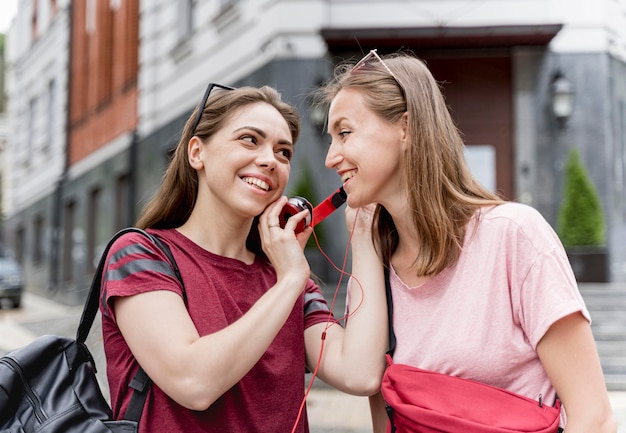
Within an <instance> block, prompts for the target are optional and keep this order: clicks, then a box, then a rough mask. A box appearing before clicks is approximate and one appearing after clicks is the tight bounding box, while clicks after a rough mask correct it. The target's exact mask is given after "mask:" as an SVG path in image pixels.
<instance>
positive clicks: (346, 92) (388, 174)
mask: <svg viewBox="0 0 626 433" xmlns="http://www.w3.org/2000/svg"><path fill="white" fill-rule="evenodd" d="M328 125H329V129H328V133H329V134H330V137H331V144H330V147H329V149H328V154H327V155H326V167H327V168H329V169H334V170H337V173H338V174H339V176H340V177H341V181H342V182H344V189H345V191H346V193H347V194H348V204H349V205H350V206H351V207H354V208H356V207H361V206H364V205H366V204H370V203H381V204H385V203H390V200H392V198H393V197H394V196H396V194H397V192H398V191H402V190H404V185H403V183H402V170H403V169H402V158H403V155H404V148H405V143H406V128H405V127H404V125H405V122H404V119H400V120H398V121H397V122H389V121H387V120H385V119H383V118H382V117H380V116H378V115H377V114H376V113H375V112H373V111H372V110H370V109H369V108H367V105H366V102H365V99H364V98H363V96H362V94H361V93H360V92H359V91H357V90H354V89H350V88H347V89H343V90H341V91H340V92H339V93H337V95H336V96H335V98H334V99H333V101H332V103H331V105H330V109H329V112H328Z"/></svg>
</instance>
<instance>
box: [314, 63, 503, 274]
mask: <svg viewBox="0 0 626 433" xmlns="http://www.w3.org/2000/svg"><path fill="white" fill-rule="evenodd" d="M382 59H383V61H384V62H385V65H386V66H387V67H388V68H389V69H390V70H391V72H392V73H393V75H391V74H390V73H389V71H388V70H387V69H386V68H385V66H384V65H383V64H381V63H380V61H372V62H368V63H367V64H365V65H361V66H359V68H358V69H356V70H353V69H352V68H353V64H341V65H339V66H338V67H337V68H336V69H335V76H334V78H333V79H332V80H331V81H330V82H329V83H327V84H326V85H325V86H324V87H323V89H322V91H321V94H320V95H318V96H321V102H324V103H330V102H331V101H332V99H333V98H334V97H335V96H336V95H337V93H339V91H340V90H342V89H347V88H351V89H354V90H357V91H359V92H361V95H362V96H363V97H364V99H365V104H366V105H367V107H368V108H369V109H370V110H372V111H373V112H375V113H377V115H379V116H380V117H381V118H384V119H386V120H388V121H390V122H395V121H397V120H398V119H400V117H401V116H402V115H403V114H404V113H405V112H406V113H407V114H408V120H407V121H408V124H407V128H408V136H409V140H410V146H408V150H407V151H406V154H405V155H404V158H403V161H404V164H403V175H404V180H405V182H406V186H407V191H408V193H409V209H410V211H411V216H412V219H413V223H414V226H415V228H416V230H417V233H418V236H419V239H420V249H419V253H418V256H417V257H416V259H415V265H416V268H417V275H435V274H437V273H439V272H441V271H442V270H443V269H445V268H446V267H448V266H451V265H453V264H454V263H456V261H457V259H458V257H459V255H460V253H461V249H462V247H463V240H464V237H465V231H466V228H467V223H468V222H469V220H470V218H471V217H472V215H474V213H475V211H476V210H477V209H478V208H480V207H482V206H486V205H494V204H500V203H503V200H502V199H501V198H500V197H498V196H497V195H496V194H494V193H492V192H490V191H489V190H487V189H486V188H485V187H483V186H482V185H481V184H480V183H478V182H477V181H476V179H475V178H474V177H473V176H472V174H471V173H470V170H469V167H468V166H467V163H466V162H465V157H464V153H463V152H464V143H463V140H462V138H461V134H460V133H459V131H458V129H457V127H456V125H455V124H454V121H453V119H452V117H451V115H450V113H449V111H448V107H447V106H446V103H445V100H444V97H443V95H442V93H441V90H440V88H439V84H438V83H437V82H436V81H435V79H434V77H433V76H432V74H431V73H430V71H429V70H428V68H427V67H426V65H425V64H424V63H423V62H422V61H421V60H420V59H418V58H416V57H415V56H414V55H412V54H409V53H405V52H402V53H395V54H392V55H388V56H383V57H382ZM374 227H375V228H374V229H373V230H374V238H375V241H376V246H377V248H378V249H379V252H380V254H381V256H382V259H383V262H384V263H385V264H388V263H389V261H390V259H391V256H392V254H393V253H394V251H395V250H396V248H397V246H398V242H399V238H398V234H397V231H396V229H395V225H394V223H393V220H392V218H391V216H390V214H389V213H388V212H387V210H386V209H385V208H384V207H383V206H381V205H378V207H377V209H376V215H375V224H374Z"/></svg>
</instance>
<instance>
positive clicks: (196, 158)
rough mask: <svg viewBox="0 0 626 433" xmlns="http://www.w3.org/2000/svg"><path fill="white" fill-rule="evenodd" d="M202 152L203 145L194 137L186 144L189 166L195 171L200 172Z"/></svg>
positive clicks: (202, 166) (202, 164)
mask: <svg viewBox="0 0 626 433" xmlns="http://www.w3.org/2000/svg"><path fill="white" fill-rule="evenodd" d="M203 151H204V143H203V142H202V140H200V139H199V138H198V137H196V136H195V135H194V136H193V137H191V139H190V140H189V143H187V159H188V160H189V165H190V166H191V167H193V168H194V169H195V170H202V169H203V168H204V163H203V162H202V152H203Z"/></svg>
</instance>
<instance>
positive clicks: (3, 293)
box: [0, 256, 24, 308]
mask: <svg viewBox="0 0 626 433" xmlns="http://www.w3.org/2000/svg"><path fill="white" fill-rule="evenodd" d="M23 288H24V276H23V272H22V267H21V266H20V264H19V263H17V262H16V261H15V259H13V258H11V257H6V256H5V257H0V303H1V302H2V300H3V299H8V300H9V301H11V304H13V308H18V307H19V306H20V305H21V304H22V290H23ZM0 306H1V304H0Z"/></svg>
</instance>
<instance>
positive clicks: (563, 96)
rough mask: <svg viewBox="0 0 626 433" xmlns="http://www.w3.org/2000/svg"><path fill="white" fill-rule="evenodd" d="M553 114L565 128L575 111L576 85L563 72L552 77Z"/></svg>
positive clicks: (558, 72)
mask: <svg viewBox="0 0 626 433" xmlns="http://www.w3.org/2000/svg"><path fill="white" fill-rule="evenodd" d="M551 91H552V113H553V114H554V116H555V117H556V120H557V122H558V123H559V125H560V126H564V125H565V123H567V120H568V119H569V118H570V116H571V115H572V112H573V111H574V94H575V92H574V85H573V84H572V82H571V81H569V80H568V79H567V78H565V75H563V73H562V72H561V71H557V72H556V73H555V74H554V76H553V77H552V83H551Z"/></svg>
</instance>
